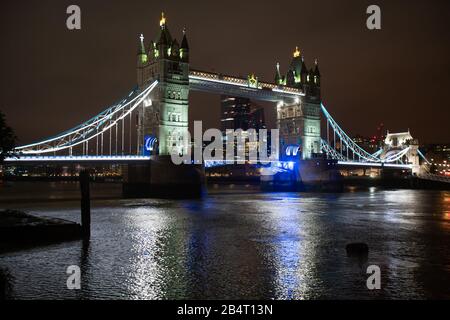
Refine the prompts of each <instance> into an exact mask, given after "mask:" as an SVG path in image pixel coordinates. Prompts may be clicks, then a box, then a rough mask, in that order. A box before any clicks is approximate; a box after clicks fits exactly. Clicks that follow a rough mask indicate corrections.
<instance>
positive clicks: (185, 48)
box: [180, 28, 189, 62]
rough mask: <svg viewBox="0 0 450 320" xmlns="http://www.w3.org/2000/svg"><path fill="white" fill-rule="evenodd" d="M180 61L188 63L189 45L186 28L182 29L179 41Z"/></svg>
mask: <svg viewBox="0 0 450 320" xmlns="http://www.w3.org/2000/svg"><path fill="white" fill-rule="evenodd" d="M180 59H181V60H182V61H185V62H189V43H188V41H187V37H186V28H184V29H183V40H182V41H181V48H180Z"/></svg>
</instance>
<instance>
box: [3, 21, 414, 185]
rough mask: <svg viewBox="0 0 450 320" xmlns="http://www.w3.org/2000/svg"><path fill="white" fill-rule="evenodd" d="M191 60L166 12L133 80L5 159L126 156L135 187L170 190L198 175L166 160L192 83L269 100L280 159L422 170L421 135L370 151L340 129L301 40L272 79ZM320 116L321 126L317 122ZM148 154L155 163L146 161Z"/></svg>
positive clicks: (177, 141) (185, 145) (181, 134)
mask: <svg viewBox="0 0 450 320" xmlns="http://www.w3.org/2000/svg"><path fill="white" fill-rule="evenodd" d="M189 61H190V48H189V43H188V40H187V33H186V30H183V33H182V40H181V42H178V41H177V39H175V38H174V37H172V34H171V33H170V31H169V28H168V25H167V20H166V17H165V16H164V14H163V15H162V17H161V20H160V25H159V32H158V35H157V37H156V38H155V39H154V40H151V41H150V42H146V41H145V38H144V36H143V35H141V36H140V37H139V39H138V52H137V65H136V66H137V87H136V88H134V89H133V90H132V91H131V92H130V93H129V94H128V95H127V96H126V97H125V98H124V99H122V100H120V101H118V102H117V103H115V104H113V106H111V107H109V108H107V109H105V110H104V111H103V112H101V113H100V114H98V115H97V116H95V117H93V118H91V119H90V120H88V121H86V122H84V123H83V124H81V125H79V126H77V127H74V128H72V129H70V130H67V131H65V132H63V133H61V134H58V135H55V136H53V137H50V138H46V139H43V140H40V141H37V142H35V143H31V144H27V145H23V146H19V147H17V148H16V149H15V152H14V153H15V155H16V156H18V157H14V156H11V157H9V158H7V159H6V163H9V164H14V163H33V162H40V163H42V162H65V163H67V162H77V163H88V162H89V163H92V162H110V163H129V165H128V169H127V170H126V171H127V174H128V176H129V179H130V180H128V181H129V182H130V183H131V182H132V180H135V182H136V183H135V184H136V185H137V186H140V187H142V186H143V185H145V184H146V183H149V182H150V184H152V185H157V186H159V187H161V188H162V189H164V190H167V186H173V185H175V184H179V183H181V185H184V186H186V185H190V184H192V183H193V181H196V182H195V183H197V182H199V181H200V179H201V175H202V174H201V170H202V167H198V166H190V168H187V167H185V169H181V168H179V167H178V168H175V166H174V165H173V164H172V163H171V161H170V154H172V153H173V152H177V153H186V152H188V150H189V148H190V147H191V141H186V137H187V134H186V133H187V131H188V124H189V119H188V111H189V92H190V91H191V90H192V91H200V92H209V93H215V94H220V95H227V96H236V97H245V98H250V99H253V100H262V101H268V102H272V103H273V104H274V108H276V114H277V121H276V123H277V128H278V129H279V136H280V150H281V160H282V161H293V160H294V161H309V160H312V161H314V162H317V161H319V160H318V159H319V158H321V159H322V160H321V161H323V162H324V163H330V161H331V160H332V161H334V162H333V163H335V164H337V165H345V166H352V165H354V166H372V167H383V166H386V167H387V166H390V167H391V168H398V169H403V170H404V169H407V170H415V171H418V170H419V156H420V154H419V152H418V148H417V147H418V143H416V142H417V141H413V139H412V137H411V138H410V139H406V140H405V141H403V144H402V146H401V147H399V146H398V145H394V144H393V143H392V142H393V141H394V140H395V139H397V140H398V137H396V138H395V137H393V136H392V135H391V136H389V135H388V137H390V138H392V139H393V140H392V141H391V140H389V141H388V140H386V143H385V145H384V146H383V147H382V148H381V149H380V150H379V151H378V152H376V153H375V154H369V153H368V152H367V151H366V150H364V149H363V148H361V147H360V146H358V145H357V144H356V143H355V142H354V141H353V140H352V139H351V138H350V137H349V136H348V135H347V134H346V133H345V131H344V130H343V129H342V128H341V127H340V126H339V125H338V123H337V122H336V121H335V120H334V119H333V117H332V116H331V115H330V113H329V112H328V110H327V109H326V108H325V106H324V105H323V104H322V102H321V74H320V71H319V63H318V60H317V59H316V60H315V62H314V66H313V67H312V68H310V69H308V68H307V66H306V63H305V60H304V57H303V55H302V54H301V52H300V50H299V49H298V48H296V49H295V51H294V52H293V57H292V61H291V63H290V65H289V66H288V69H287V72H286V74H285V75H282V74H281V71H280V64H278V63H277V65H276V69H275V76H274V82H273V83H271V82H265V81H261V80H260V79H259V78H258V77H257V76H256V75H254V74H251V75H249V76H248V77H247V78H242V77H236V76H232V75H225V74H218V73H212V72H207V71H201V70H196V69H191V68H190V65H189ZM135 119H137V120H136V121H135ZM323 120H324V121H325V122H326V132H325V133H322V130H321V122H322V121H323ZM394 138H395V139H394ZM397 140H395V141H397ZM413 142H414V144H412V143H413ZM288 150H289V154H288ZM293 150H295V152H294V151H293ZM150 159H151V160H150ZM152 161H153V162H152ZM146 162H149V163H150V162H152V163H153V164H151V165H149V166H150V169H149V168H147V167H146V164H145V163H146ZM132 163H136V165H133V164H132ZM317 163H318V162H317ZM275 166H278V167H279V165H278V164H275ZM181 167H183V166H181ZM281 167H283V166H281ZM285 167H286V166H285ZM287 167H289V166H287ZM306 167H307V166H306ZM183 170H184V171H183ZM127 179H128V178H127Z"/></svg>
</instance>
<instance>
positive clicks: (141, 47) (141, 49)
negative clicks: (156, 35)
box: [138, 33, 148, 64]
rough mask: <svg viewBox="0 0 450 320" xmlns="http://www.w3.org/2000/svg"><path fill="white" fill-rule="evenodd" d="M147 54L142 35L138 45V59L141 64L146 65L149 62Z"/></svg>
mask: <svg viewBox="0 0 450 320" xmlns="http://www.w3.org/2000/svg"><path fill="white" fill-rule="evenodd" d="M147 58H148V57H147V53H146V52H145V44H144V35H143V34H142V33H141V34H140V36H139V44H138V59H139V61H140V63H142V64H145V63H146V62H147Z"/></svg>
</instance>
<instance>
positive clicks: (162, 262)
mask: <svg viewBox="0 0 450 320" xmlns="http://www.w3.org/2000/svg"><path fill="white" fill-rule="evenodd" d="M237 188H238V186H234V190H233V193H229V192H226V193H220V192H215V193H214V194H212V195H210V196H208V197H207V198H206V199H204V200H202V201H195V200H192V201H169V200H113V201H100V202H95V203H94V205H93V215H92V237H91V241H89V242H82V241H75V242H70V243H62V244H57V245H52V246H48V247H42V248H35V249H32V250H26V251H22V252H17V253H10V254H4V255H2V256H0V267H2V268H3V269H8V270H10V272H11V284H12V286H13V289H14V290H13V293H12V294H13V297H18V298H64V299H66V298H76V299H108V298H119V299H203V298H209V299H224V298H244V299H259V298H264V299H316V298H321V299H323V298H359V299H361V298H367V299H371V298H423V297H426V298H429V297H439V298H440V297H448V296H449V290H448V288H449V287H450V283H449V281H450V280H446V279H450V277H448V275H449V272H450V249H449V248H448V245H447V244H448V243H449V240H450V232H449V224H450V223H449V219H448V215H449V213H450V193H449V192H430V191H406V190H390V191H382V190H368V191H366V192H360V191H355V192H352V193H340V194H314V193H304V194H297V193H281V194H280V193H278V194H270V193H265V194H259V193H251V194H249V193H247V194H246V193H239V192H238V190H237ZM77 205H78V204H70V203H59V204H58V205H51V206H45V205H43V206H41V207H35V206H33V212H34V213H36V214H40V215H50V216H55V217H60V218H65V219H71V220H77V219H78V218H79V217H78V216H79V211H78V208H77ZM61 207H65V208H63V209H61ZM349 242H365V243H367V244H368V245H369V248H370V252H369V257H368V260H367V261H356V260H353V259H350V258H348V257H347V256H346V253H345V245H346V244H347V243H349ZM72 264H79V265H80V267H81V270H82V290H80V291H71V290H67V289H66V288H65V284H66V279H67V278H66V274H65V270H66V268H67V266H68V265H72ZM369 264H376V265H379V266H380V268H381V270H382V274H383V276H382V290H380V291H377V292H369V291H368V290H367V288H366V286H365V281H366V278H367V275H366V267H367V265H369ZM36 272H37V273H36Z"/></svg>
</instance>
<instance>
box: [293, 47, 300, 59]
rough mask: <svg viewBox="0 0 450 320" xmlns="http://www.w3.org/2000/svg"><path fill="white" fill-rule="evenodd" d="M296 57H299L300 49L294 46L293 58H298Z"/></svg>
mask: <svg viewBox="0 0 450 320" xmlns="http://www.w3.org/2000/svg"><path fill="white" fill-rule="evenodd" d="M298 57H300V50H299V49H298V47H295V51H294V58H298Z"/></svg>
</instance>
